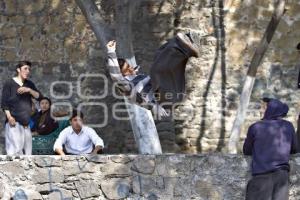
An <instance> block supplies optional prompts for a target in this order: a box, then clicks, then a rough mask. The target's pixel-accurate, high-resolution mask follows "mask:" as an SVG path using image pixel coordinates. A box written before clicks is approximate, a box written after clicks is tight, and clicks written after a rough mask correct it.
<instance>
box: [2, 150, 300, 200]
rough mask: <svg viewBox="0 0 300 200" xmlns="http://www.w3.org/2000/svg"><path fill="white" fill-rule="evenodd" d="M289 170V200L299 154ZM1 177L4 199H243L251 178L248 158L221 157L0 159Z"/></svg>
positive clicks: (299, 191) (295, 193) (297, 190)
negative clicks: (19, 196)
mask: <svg viewBox="0 0 300 200" xmlns="http://www.w3.org/2000/svg"><path fill="white" fill-rule="evenodd" d="M290 165H291V173H290V184H291V185H290V200H298V199H299V198H300V181H299V180H300V171H299V169H300V157H299V155H298V156H294V157H293V158H292V159H291V162H290ZM0 172H1V173H0V180H1V181H0V198H1V199H3V200H7V199H9V198H10V197H12V196H14V195H21V194H22V193H23V195H24V193H25V194H26V196H27V197H28V200H32V199H35V200H38V199H41V200H42V199H48V200H52V199H53V200H58V199H75V200H76V199H90V200H92V199H97V200H100V199H103V200H104V199H130V200H134V199H151V200H155V199H165V200H168V199H182V200H183V199H184V200H186V199H199V200H221V199H222V200H233V199H234V200H242V199H244V195H245V188H246V184H247V181H248V180H249V178H250V177H251V174H250V172H249V159H248V158H245V157H243V156H234V155H222V154H207V155H183V154H181V155H180V154H179V155H173V154H170V155H160V156H152V155H144V156H141V155H98V156H92V157H84V156H80V157H75V156H65V157H58V156H56V157H55V156H48V157H41V156H35V157H6V156H1V157H0ZM19 199H21V198H19ZM24 199H25V198H24Z"/></svg>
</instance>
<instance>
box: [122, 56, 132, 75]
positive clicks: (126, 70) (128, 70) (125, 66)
mask: <svg viewBox="0 0 300 200" xmlns="http://www.w3.org/2000/svg"><path fill="white" fill-rule="evenodd" d="M118 64H119V67H120V71H121V73H122V75H123V76H128V75H134V74H135V70H134V68H133V67H132V66H131V65H130V64H129V63H128V62H127V61H126V60H125V59H124V58H118Z"/></svg>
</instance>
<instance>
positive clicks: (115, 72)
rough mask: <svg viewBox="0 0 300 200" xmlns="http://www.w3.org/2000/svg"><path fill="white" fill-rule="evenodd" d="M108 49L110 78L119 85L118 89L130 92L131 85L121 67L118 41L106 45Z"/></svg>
mask: <svg viewBox="0 0 300 200" xmlns="http://www.w3.org/2000/svg"><path fill="white" fill-rule="evenodd" d="M106 48H107V66H108V69H109V74H110V77H111V78H112V80H113V81H114V82H116V83H117V87H118V88H119V89H120V90H121V91H122V92H130V91H131V84H130V82H129V81H128V80H126V79H125V78H124V77H123V75H122V73H121V71H120V67H119V63H118V59H117V54H116V41H114V40H112V41H109V42H108V43H107V45H106Z"/></svg>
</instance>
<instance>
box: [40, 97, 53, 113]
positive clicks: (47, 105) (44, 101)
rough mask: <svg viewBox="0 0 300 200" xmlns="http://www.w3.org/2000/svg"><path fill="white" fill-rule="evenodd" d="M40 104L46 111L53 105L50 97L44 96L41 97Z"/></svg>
mask: <svg viewBox="0 0 300 200" xmlns="http://www.w3.org/2000/svg"><path fill="white" fill-rule="evenodd" d="M39 104H40V108H41V111H42V112H46V111H48V110H49V109H50V107H51V104H52V102H51V100H50V99H49V98H48V97H42V98H40V99H39Z"/></svg>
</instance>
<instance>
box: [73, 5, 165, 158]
mask: <svg viewBox="0 0 300 200" xmlns="http://www.w3.org/2000/svg"><path fill="white" fill-rule="evenodd" d="M76 3H77V5H78V6H79V8H80V9H81V11H82V13H83V14H84V16H85V17H86V19H87V21H88V23H89V25H90V26H91V28H92V30H93V31H94V33H95V35H96V37H97V40H98V41H99V42H100V43H101V45H102V46H103V47H104V46H105V44H106V43H107V42H108V41H109V40H111V39H114V38H115V36H114V32H113V30H112V29H110V27H109V26H107V25H106V24H105V23H104V22H103V20H102V18H101V15H100V13H99V10H98V8H97V6H96V5H95V2H94V1H92V0H76ZM115 3H116V7H115V8H116V16H115V17H116V30H115V32H116V37H117V51H118V55H120V57H123V58H125V59H126V60H127V61H128V62H129V63H130V64H131V65H132V66H135V65H136V60H135V56H134V53H133V46H132V34H131V24H132V23H131V22H132V12H133V9H132V8H133V6H134V5H135V3H136V1H130V0H122V1H119V0H116V1H115ZM124 102H125V104H126V107H127V111H128V115H129V117H130V122H131V127H132V130H133V134H134V137H135V141H136V143H137V146H138V151H139V153H141V154H161V153H162V150H161V145H160V141H159V137H158V134H157V130H156V126H155V123H154V120H153V117H152V114H151V112H150V111H149V110H146V109H144V108H142V107H140V106H137V105H136V104H132V103H129V101H128V99H127V98H126V97H124Z"/></svg>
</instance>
